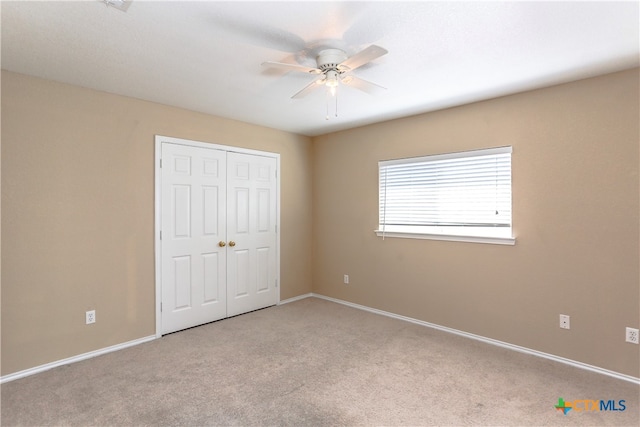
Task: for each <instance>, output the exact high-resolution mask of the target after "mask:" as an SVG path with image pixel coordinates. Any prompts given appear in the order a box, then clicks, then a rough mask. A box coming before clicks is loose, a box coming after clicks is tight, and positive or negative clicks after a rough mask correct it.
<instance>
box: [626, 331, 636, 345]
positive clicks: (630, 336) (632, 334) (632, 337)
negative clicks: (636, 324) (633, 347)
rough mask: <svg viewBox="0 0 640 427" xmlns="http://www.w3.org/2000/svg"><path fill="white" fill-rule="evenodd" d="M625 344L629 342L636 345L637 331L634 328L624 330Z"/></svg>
mask: <svg viewBox="0 0 640 427" xmlns="http://www.w3.org/2000/svg"><path fill="white" fill-rule="evenodd" d="M625 337H626V339H625V340H626V342H630V343H632V344H638V330H637V329H635V328H627V330H626V335H625Z"/></svg>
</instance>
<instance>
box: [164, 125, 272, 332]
mask: <svg viewBox="0 0 640 427" xmlns="http://www.w3.org/2000/svg"><path fill="white" fill-rule="evenodd" d="M163 143H171V144H178V145H185V146H190V147H200V148H207V149H214V150H222V151H227V152H234V153H244V154H252V155H258V156H265V157H272V158H275V159H276V171H277V183H276V283H277V301H276V304H279V303H280V176H281V175H280V154H278V153H272V152H268V151H259V150H252V149H248V148H240V147H233V146H228V145H221V144H214V143H208V142H203V141H193V140H188V139H182V138H175V137H169V136H162V135H156V136H155V161H154V162H155V165H154V173H155V184H154V185H155V195H154V241H155V243H154V249H155V282H156V283H155V285H156V286H155V293H156V298H155V313H156V337H157V338H160V337H161V336H162V311H161V303H162V252H161V225H162V222H161V219H162V218H161V214H162V203H161V202H162V198H161V195H162V170H161V159H162V144H163Z"/></svg>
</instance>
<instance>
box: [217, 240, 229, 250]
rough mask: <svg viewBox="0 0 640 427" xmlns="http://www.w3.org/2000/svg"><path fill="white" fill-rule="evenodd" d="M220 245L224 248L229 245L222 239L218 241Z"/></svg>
mask: <svg viewBox="0 0 640 427" xmlns="http://www.w3.org/2000/svg"><path fill="white" fill-rule="evenodd" d="M218 246H220V247H221V248H224V247H225V246H227V244H226V243H225V242H223V241H222V240H220V241H219V242H218Z"/></svg>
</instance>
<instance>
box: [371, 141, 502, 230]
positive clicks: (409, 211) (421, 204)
mask: <svg viewBox="0 0 640 427" xmlns="http://www.w3.org/2000/svg"><path fill="white" fill-rule="evenodd" d="M511 152H512V150H511V147H499V148H491V149H485V150H475V151H467V152H460V153H450V154H440V155H434V156H425V157H415V158H409V159H399V160H385V161H381V162H379V184H380V187H379V197H380V204H379V207H380V210H379V218H380V223H379V229H378V230H377V231H378V234H380V235H382V236H385V235H388V234H389V233H394V232H397V233H418V234H435V235H455V236H465V235H468V236H486V237H505V238H511ZM456 240H457V239H456Z"/></svg>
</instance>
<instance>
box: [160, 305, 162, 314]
mask: <svg viewBox="0 0 640 427" xmlns="http://www.w3.org/2000/svg"><path fill="white" fill-rule="evenodd" d="M160 313H162V303H160Z"/></svg>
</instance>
